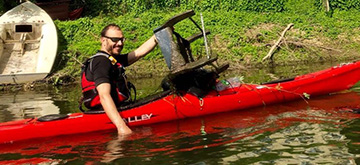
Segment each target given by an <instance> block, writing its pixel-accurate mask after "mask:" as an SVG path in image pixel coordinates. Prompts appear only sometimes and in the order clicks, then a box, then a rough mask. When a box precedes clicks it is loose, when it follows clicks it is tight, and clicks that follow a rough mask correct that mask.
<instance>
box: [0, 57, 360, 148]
mask: <svg viewBox="0 0 360 165" xmlns="http://www.w3.org/2000/svg"><path fill="white" fill-rule="evenodd" d="M359 81H360V62H354V63H346V64H341V65H337V66H334V67H332V68H329V69H326V70H322V71H318V72H315V73H310V74H306V75H302V76H297V77H295V78H292V79H287V80H282V81H274V82H269V83H264V84H259V85H257V84H239V85H238V86H237V87H234V86H231V85H230V86H228V87H227V88H226V89H224V90H221V91H217V90H215V89H213V90H211V91H209V92H208V93H207V94H206V95H205V96H203V97H201V98H199V97H198V96H195V95H194V94H193V93H191V92H188V93H176V94H175V93H172V92H163V93H160V94H158V95H156V96H153V97H151V99H148V98H145V99H144V100H142V101H141V102H138V103H136V104H134V105H131V107H130V106H128V107H126V108H123V110H122V111H121V112H120V114H121V116H122V117H123V118H124V120H125V121H126V122H127V123H128V125H129V126H130V127H134V126H140V125H148V124H154V123H160V122H166V121H172V120H179V119H184V118H189V117H196V116H203V115H209V114H214V113H220V112H226V111H235V110H246V109H248V108H251V107H257V106H265V105H269V104H274V103H281V102H288V101H291V100H295V99H307V97H308V96H307V95H309V96H310V97H313V96H316V95H323V94H329V93H333V92H338V91H342V90H346V89H349V88H351V87H352V86H353V85H355V84H356V83H357V82H359ZM95 112H96V111H95ZM55 116H57V117H59V115H55ZM48 117H49V116H48ZM111 129H112V130H114V131H115V130H116V129H115V126H114V125H113V124H112V123H111V121H110V120H109V118H108V117H107V115H106V114H104V113H101V112H99V113H74V114H68V115H60V118H56V120H51V121H47V119H46V116H45V117H44V118H31V119H25V120H20V121H11V122H6V123H1V124H0V143H12V142H15V141H20V140H25V139H33V138H42V137H51V136H60V135H70V134H79V133H89V132H94V131H101V130H111Z"/></svg>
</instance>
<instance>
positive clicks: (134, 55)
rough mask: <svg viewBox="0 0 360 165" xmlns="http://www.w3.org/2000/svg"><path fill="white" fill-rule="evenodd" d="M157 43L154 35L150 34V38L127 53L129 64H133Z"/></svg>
mask: <svg viewBox="0 0 360 165" xmlns="http://www.w3.org/2000/svg"><path fill="white" fill-rule="evenodd" d="M156 45H157V41H156V37H155V35H153V36H151V38H150V39H148V40H147V41H146V42H145V43H143V44H142V45H141V46H140V47H139V48H137V49H136V50H134V51H132V52H130V53H129V55H128V63H129V65H131V64H133V63H134V62H136V61H137V60H139V59H140V58H141V57H144V56H145V55H147V54H148V53H150V52H151V51H152V50H153V49H154V48H155V46H156Z"/></svg>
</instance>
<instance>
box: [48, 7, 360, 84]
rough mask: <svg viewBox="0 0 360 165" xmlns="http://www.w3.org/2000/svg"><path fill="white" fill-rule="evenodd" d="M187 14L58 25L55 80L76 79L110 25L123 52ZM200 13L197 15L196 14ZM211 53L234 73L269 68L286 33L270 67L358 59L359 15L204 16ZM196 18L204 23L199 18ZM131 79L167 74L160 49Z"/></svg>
mask: <svg viewBox="0 0 360 165" xmlns="http://www.w3.org/2000/svg"><path fill="white" fill-rule="evenodd" d="M182 12H184V11H183V10H181V9H174V10H166V11H155V10H149V11H145V12H143V13H140V14H135V13H126V14H124V15H121V16H116V17H114V16H102V15H100V16H98V17H94V18H89V17H85V18H81V19H78V20H75V21H55V23H56V25H57V27H58V29H59V32H60V35H59V36H60V46H61V47H60V50H59V51H60V55H59V58H58V59H57V62H56V65H55V66H54V72H53V73H54V74H52V77H51V78H52V79H53V81H55V83H56V82H58V81H62V80H63V79H64V81H65V80H69V79H70V80H73V79H78V77H79V75H80V74H79V73H80V66H81V64H80V62H81V61H84V60H85V59H86V58H88V57H90V56H91V55H92V54H93V53H94V52H96V50H97V49H99V44H100V42H99V33H100V31H101V29H102V28H103V27H104V26H105V25H106V24H108V23H116V24H119V25H120V26H121V27H122V30H123V31H124V35H125V37H126V38H127V39H126V43H125V47H124V50H123V53H126V52H129V51H131V50H134V49H135V48H137V47H138V46H140V45H141V44H142V43H143V42H144V41H146V40H147V39H148V38H149V37H150V36H151V35H153V32H152V29H155V28H156V27H158V26H160V25H162V24H163V23H164V22H166V20H167V19H169V18H170V17H172V16H174V15H176V14H179V13H182ZM195 12H196V11H195ZM202 14H203V16H204V21H205V27H206V29H209V30H210V31H211V34H210V35H209V36H208V40H209V43H210V46H211V48H212V51H213V53H216V54H218V57H219V60H220V61H222V62H229V63H230V64H231V65H230V66H231V68H230V69H237V68H241V67H254V66H257V67H259V66H261V67H263V66H268V65H269V61H268V60H263V58H264V57H265V56H266V55H267V54H268V52H269V51H270V49H271V47H272V46H274V44H275V43H276V42H277V41H278V40H279V38H280V37H281V33H282V32H283V31H284V29H285V28H286V27H287V26H288V24H290V23H292V24H293V27H292V28H290V29H288V30H287V31H286V34H285V35H284V36H283V38H282V39H281V42H280V44H279V45H278V48H277V49H275V51H274V52H273V58H272V63H275V64H276V65H297V64H299V63H308V62H326V61H337V60H344V59H359V58H358V57H359V56H360V55H359V52H360V51H359V49H360V28H359V27H360V22H359V21H358V20H360V11H357V10H348V11H341V10H335V11H334V12H333V14H332V16H328V14H327V13H325V12H322V11H318V12H313V11H312V12H310V11H307V10H303V11H301V12H298V11H288V12H274V13H259V12H247V11H222V10H216V11H204V12H202ZM193 19H194V20H195V21H197V22H200V21H199V20H200V18H199V13H198V12H196V15H195V16H194V17H193ZM190 25H192V23H191V22H190V21H189V20H185V21H183V22H180V23H179V24H177V25H176V26H175V30H176V31H177V32H178V33H180V34H181V35H182V36H183V37H185V38H186V37H188V36H191V35H192V34H194V33H196V32H198V30H197V29H196V27H195V26H190ZM203 45H204V43H203V41H202V40H199V41H196V42H194V43H193V44H192V45H191V46H192V50H193V54H196V55H204V47H203ZM128 71H129V75H131V76H135V77H143V76H145V77H148V76H151V75H152V74H155V75H159V74H163V73H166V71H167V69H166V65H165V61H164V60H163V57H162V53H161V51H160V49H159V48H155V50H154V51H153V52H151V53H150V54H149V55H147V56H146V57H145V58H144V59H142V60H141V61H140V62H138V63H137V64H135V65H133V66H130V67H128Z"/></svg>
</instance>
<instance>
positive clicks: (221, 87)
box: [215, 77, 241, 91]
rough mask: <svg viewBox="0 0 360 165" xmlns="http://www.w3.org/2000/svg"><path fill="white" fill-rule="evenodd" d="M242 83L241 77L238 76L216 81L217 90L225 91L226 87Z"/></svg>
mask: <svg viewBox="0 0 360 165" xmlns="http://www.w3.org/2000/svg"><path fill="white" fill-rule="evenodd" d="M240 85H241V82H240V78H238V77H232V78H228V79H226V80H220V81H219V82H217V83H216V86H215V87H216V90H217V91H223V90H225V89H229V88H234V87H238V86H240Z"/></svg>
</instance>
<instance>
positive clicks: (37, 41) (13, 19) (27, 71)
mask: <svg viewBox="0 0 360 165" xmlns="http://www.w3.org/2000/svg"><path fill="white" fill-rule="evenodd" d="M0 41H1V42H0V84H11V83H14V84H17V83H26V82H32V81H35V80H41V79H43V78H44V77H45V76H46V75H47V74H48V73H50V71H51V69H52V66H53V63H54V61H55V57H56V55H57V47H58V39H57V31H56V27H55V24H54V22H53V20H52V19H51V17H50V16H49V15H48V14H47V13H46V12H45V11H44V10H42V9H41V8H40V7H38V6H36V5H35V4H33V3H31V2H30V1H27V2H24V3H22V4H20V5H18V6H17V7H15V8H13V9H11V10H9V11H8V12H6V13H5V14H4V15H2V16H1V17H0Z"/></svg>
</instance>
